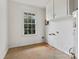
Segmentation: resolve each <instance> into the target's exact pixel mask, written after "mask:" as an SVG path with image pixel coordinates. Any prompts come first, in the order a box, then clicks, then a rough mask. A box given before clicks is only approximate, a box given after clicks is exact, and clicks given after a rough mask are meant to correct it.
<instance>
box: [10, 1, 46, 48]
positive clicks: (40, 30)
mask: <svg viewBox="0 0 79 59" xmlns="http://www.w3.org/2000/svg"><path fill="white" fill-rule="evenodd" d="M24 12H32V13H35V14H36V34H35V35H26V36H25V35H24V24H23V23H24ZM44 20H45V9H42V8H38V7H34V6H30V5H26V4H22V3H18V2H15V1H10V2H9V47H10V48H11V47H17V46H24V45H29V44H35V43H40V42H44V40H43V39H42V36H44V29H45V28H44V27H45V25H44V24H45V23H44Z"/></svg>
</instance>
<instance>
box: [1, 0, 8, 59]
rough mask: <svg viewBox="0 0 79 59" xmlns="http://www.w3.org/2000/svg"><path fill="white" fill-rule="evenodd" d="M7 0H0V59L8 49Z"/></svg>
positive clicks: (2, 58)
mask: <svg viewBox="0 0 79 59" xmlns="http://www.w3.org/2000/svg"><path fill="white" fill-rule="evenodd" d="M7 11H8V10H7V0H0V59H4V57H5V55H6V52H7V50H8V44H7V41H8V32H7V31H8V24H7V23H8V19H7V17H8V16H7Z"/></svg>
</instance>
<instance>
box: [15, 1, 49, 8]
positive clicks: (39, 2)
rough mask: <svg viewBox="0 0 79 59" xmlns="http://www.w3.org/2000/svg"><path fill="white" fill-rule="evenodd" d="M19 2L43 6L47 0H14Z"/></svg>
mask: <svg viewBox="0 0 79 59" xmlns="http://www.w3.org/2000/svg"><path fill="white" fill-rule="evenodd" d="M14 1H17V2H20V3H24V4H28V5H33V6H37V7H42V8H45V7H46V5H47V2H48V0H14Z"/></svg>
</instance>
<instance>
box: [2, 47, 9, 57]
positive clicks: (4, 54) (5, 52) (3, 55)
mask: <svg viewBox="0 0 79 59" xmlns="http://www.w3.org/2000/svg"><path fill="white" fill-rule="evenodd" d="M7 52H8V48H7V49H6V50H5V51H4V53H3V54H2V55H1V59H4V58H5V56H6V54H7Z"/></svg>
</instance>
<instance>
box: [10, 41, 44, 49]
mask: <svg viewBox="0 0 79 59" xmlns="http://www.w3.org/2000/svg"><path fill="white" fill-rule="evenodd" d="M43 43H45V42H37V43H32V44H28V45H27V44H26V45H19V46H16V45H15V46H10V47H9V48H17V47H24V46H33V45H41V44H43Z"/></svg>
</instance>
